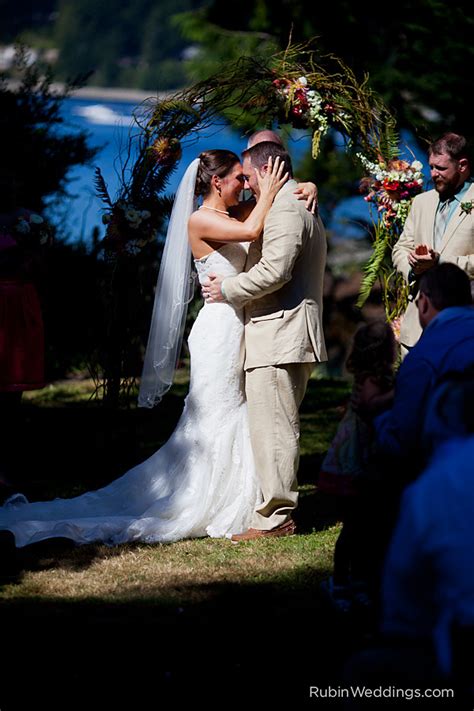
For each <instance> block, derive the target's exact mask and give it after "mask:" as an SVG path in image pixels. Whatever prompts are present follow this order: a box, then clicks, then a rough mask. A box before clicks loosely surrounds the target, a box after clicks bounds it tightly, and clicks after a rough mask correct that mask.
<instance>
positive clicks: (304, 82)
mask: <svg viewBox="0 0 474 711" xmlns="http://www.w3.org/2000/svg"><path fill="white" fill-rule="evenodd" d="M298 82H299V83H300V84H302V85H303V86H308V80H307V79H306V77H300V78H299V79H298Z"/></svg>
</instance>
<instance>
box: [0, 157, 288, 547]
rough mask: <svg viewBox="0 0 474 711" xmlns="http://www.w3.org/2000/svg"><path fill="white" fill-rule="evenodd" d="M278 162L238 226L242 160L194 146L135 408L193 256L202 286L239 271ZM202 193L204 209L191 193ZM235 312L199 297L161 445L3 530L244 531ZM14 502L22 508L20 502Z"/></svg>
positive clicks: (31, 533) (164, 343) (165, 370)
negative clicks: (175, 413)
mask: <svg viewBox="0 0 474 711" xmlns="http://www.w3.org/2000/svg"><path fill="white" fill-rule="evenodd" d="M283 170H284V164H283V163H282V164H280V163H279V161H278V159H277V160H276V161H275V164H274V165H273V167H272V166H271V163H270V162H269V170H268V172H267V173H266V174H265V176H264V177H263V178H260V180H259V182H260V198H259V200H258V202H257V204H256V206H255V207H254V209H253V210H252V212H251V213H250V215H249V216H248V217H247V218H246V219H245V221H243V222H239V221H238V220H237V219H234V218H233V217H231V215H230V214H229V210H230V209H231V208H232V207H234V206H236V205H238V201H239V195H240V193H241V191H242V188H243V184H244V181H245V177H244V175H243V173H242V165H241V164H240V160H239V158H238V156H237V155H235V154H234V153H231V152H230V151H225V150H211V151H205V152H204V153H201V154H200V156H199V158H197V159H196V160H194V161H193V162H192V163H191V164H190V166H189V167H188V169H187V171H186V173H185V175H184V177H183V179H182V181H181V183H180V186H179V188H178V191H177V194H176V198H175V202H174V205H173V210H172V213H171V218H170V222H169V227H168V234H167V238H166V245H165V249H164V252H163V258H162V262H161V267H160V273H159V277H158V283H157V288H156V294H155V303H154V309H153V315H152V323H151V328H150V335H149V339H148V345H147V350H146V354H145V363H144V369H143V375H142V380H141V386H140V392H139V404H140V405H141V406H144V407H152V406H153V405H155V404H156V403H157V402H159V400H160V399H161V398H162V396H163V394H164V393H165V392H166V391H167V390H168V389H169V387H170V386H171V383H172V379H173V372H174V368H175V364H176V360H177V357H178V356H179V350H180V347H181V340H182V332H183V327H184V321H185V318H186V311H187V304H188V303H189V301H190V299H191V298H192V278H191V252H192V255H193V257H194V265H195V269H196V271H197V274H198V278H199V281H200V282H201V283H202V282H203V281H205V280H206V278H207V275H208V273H209V272H212V271H218V272H219V274H222V275H225V276H231V275H235V274H237V273H239V272H241V271H242V270H243V268H244V265H245V260H246V254H247V253H246V249H245V247H244V246H243V245H242V244H241V243H242V242H244V243H245V242H251V241H253V240H256V239H257V238H258V237H259V235H260V233H261V231H262V229H263V223H264V219H265V217H266V215H267V213H268V211H269V209H270V207H271V205H272V202H273V199H274V197H275V195H276V194H277V192H278V190H279V189H280V187H281V186H282V185H283V184H284V183H285V181H286V179H287V175H286V174H285V175H283ZM199 196H202V198H203V202H202V205H201V207H200V208H199V209H196V208H197V205H196V198H197V197H199ZM242 337H243V320H242V313H240V312H239V311H236V310H235V309H234V308H233V307H232V306H230V305H229V304H227V303H220V304H204V306H203V308H202V309H201V310H200V312H199V314H198V317H197V319H196V321H195V323H194V325H193V328H192V330H191V333H190V335H189V341H188V343H189V350H190V355H191V378H190V387H189V393H188V396H187V397H186V400H185V405H184V410H183V413H182V415H181V418H180V420H179V422H178V424H177V426H176V429H175V430H174V432H173V434H172V435H171V437H170V439H169V440H168V442H167V443H166V444H165V445H164V446H163V447H161V449H159V450H158V451H157V452H156V453H155V454H153V455H152V456H151V457H150V458H149V459H147V460H146V461H145V462H143V463H142V464H139V465H138V466H136V467H134V468H133V469H131V470H130V471H128V472H127V473H126V474H124V475H123V476H122V477H121V478H119V479H117V480H116V481H114V482H112V483H111V484H109V485H108V486H105V487H104V488H102V489H99V490H97V491H91V492H88V493H86V494H83V495H81V496H78V497H75V498H72V499H54V500H53V501H43V502H38V503H26V500H25V502H23V503H21V499H22V498H23V497H16V498H15V497H12V500H11V502H10V503H8V502H7V503H6V504H5V506H3V507H1V508H0V529H3V530H8V531H10V532H11V533H13V535H14V536H15V543H16V546H18V547H22V546H25V545H28V544H30V543H35V542H38V541H41V540H44V539H47V538H53V537H64V538H69V539H72V540H73V541H75V542H77V543H91V542H94V541H102V542H104V543H107V544H111V545H112V544H119V543H125V542H129V541H145V542H157V541H162V542H169V541H176V540H178V539H182V538H191V537H200V536H206V535H207V536H211V537H224V536H230V535H232V533H235V532H238V531H243V530H246V529H247V528H248V526H249V523H250V518H251V516H252V513H253V511H254V508H255V506H256V505H257V503H258V496H259V492H258V488H257V482H256V476H255V471H254V463H253V455H252V450H251V445H250V435H249V430H248V422H247V411H246V404H245V396H244V390H243V382H242V381H243V372H242V364H241V344H242ZM19 499H20V503H19V502H18V501H19Z"/></svg>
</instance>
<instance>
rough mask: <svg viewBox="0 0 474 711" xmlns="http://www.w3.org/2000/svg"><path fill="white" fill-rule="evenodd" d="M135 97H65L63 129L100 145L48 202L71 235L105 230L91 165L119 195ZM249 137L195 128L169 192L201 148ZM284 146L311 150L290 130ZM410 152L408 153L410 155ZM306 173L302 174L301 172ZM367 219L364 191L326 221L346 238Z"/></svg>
mask: <svg viewBox="0 0 474 711" xmlns="http://www.w3.org/2000/svg"><path fill="white" fill-rule="evenodd" d="M134 109H136V103H131V102H117V101H113V102H108V101H97V100H91V99H79V98H69V99H66V100H65V101H64V103H63V112H62V113H63V117H64V121H65V124H64V129H65V130H67V131H71V132H72V131H79V130H82V131H85V132H86V133H87V134H88V136H89V141H88V142H89V145H90V146H92V147H98V148H99V149H100V150H99V152H98V154H97V156H96V157H95V159H94V161H93V164H92V165H88V166H77V167H76V168H74V169H73V170H71V172H70V174H69V175H70V178H71V182H70V184H69V188H68V190H69V192H70V194H71V197H70V198H69V199H66V200H61V202H60V204H59V205H55V206H53V207H51V208H50V209H49V211H48V216H49V218H50V219H51V221H52V222H53V223H54V224H56V225H57V226H58V227H59V228H60V232H61V233H62V234H63V235H64V236H67V237H69V238H70V239H71V240H72V241H78V240H81V239H82V240H84V241H85V242H86V243H89V242H90V241H91V235H92V231H93V229H94V227H97V228H98V229H99V234H100V235H103V234H104V226H103V224H102V213H103V210H104V205H103V203H102V202H101V200H100V199H99V198H98V197H97V196H96V194H95V190H94V168H95V166H96V165H97V166H99V167H100V169H101V171H102V174H103V176H104V179H105V182H106V183H107V186H108V190H109V194H110V195H111V197H112V198H115V197H116V196H117V192H118V190H119V186H120V180H119V175H120V171H121V161H123V159H124V158H125V157H126V154H127V145H128V143H129V140H130V137H131V138H132V141H133V137H134V136H136V135H137V132H138V129H137V126H136V124H135V123H134V121H133V111H134ZM402 138H403V139H404V141H405V142H408V143H409V144H410V148H411V149H412V150H413V152H414V154H415V157H416V158H417V159H418V160H421V162H422V163H423V162H424V163H426V159H425V156H424V155H422V154H421V155H420V154H419V151H417V150H416V147H415V146H414V145H412V144H413V141H411V139H410V137H409V136H408V135H403V136H402ZM246 144H247V139H246V138H245V137H244V136H242V135H241V134H239V133H238V132H237V131H235V130H233V129H230V128H229V127H228V126H226V125H221V126H213V127H212V128H211V129H206V131H202V132H200V133H198V134H197V136H196V139H195V140H193V141H192V142H187V143H185V144H184V145H183V156H182V159H181V161H180V162H179V164H178V166H177V168H176V170H175V172H174V173H173V174H172V176H171V179H170V182H169V185H168V190H167V192H169V193H174V192H175V190H176V188H177V186H178V184H179V181H180V180H181V177H182V176H183V173H184V171H185V170H186V167H187V166H188V165H189V163H190V162H191V161H192V160H193V159H194V158H195V157H196V156H197V155H198V154H199V153H200V152H201V151H203V150H208V149H211V148H227V149H229V150H231V151H234V152H235V153H237V154H240V153H241V152H242V150H244V149H245V148H246ZM288 148H289V151H290V153H291V155H292V158H293V162H294V164H295V165H297V164H298V161H299V160H300V159H301V158H302V157H303V155H304V154H305V153H306V152H307V151H309V150H310V137H309V135H306V134H305V133H304V132H300V131H298V132H294V134H293V135H292V136H291V138H290V140H289V141H288ZM408 158H410V159H412V158H411V156H408ZM299 177H300V178H302V179H304V176H299ZM368 219H370V213H369V208H368V205H367V203H366V202H365V201H364V200H363V198H362V197H353V198H349V199H347V200H343V201H342V202H341V203H340V204H339V205H338V206H337V207H336V209H335V210H334V212H333V214H332V216H331V219H330V221H329V223H328V225H327V227H328V228H329V230H330V231H331V232H332V233H333V235H336V236H342V237H345V238H360V237H362V236H364V235H365V233H364V231H363V229H361V227H360V225H359V222H360V221H361V220H365V221H367V220H368Z"/></svg>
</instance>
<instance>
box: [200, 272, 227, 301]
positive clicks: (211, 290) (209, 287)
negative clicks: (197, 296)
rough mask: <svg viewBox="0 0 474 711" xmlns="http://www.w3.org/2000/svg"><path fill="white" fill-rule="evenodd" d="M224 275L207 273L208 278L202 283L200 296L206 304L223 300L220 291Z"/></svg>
mask: <svg viewBox="0 0 474 711" xmlns="http://www.w3.org/2000/svg"><path fill="white" fill-rule="evenodd" d="M223 279H224V277H221V276H219V274H209V279H208V280H207V281H206V282H204V284H203V285H202V296H203V299H204V301H205V302H206V304H217V303H218V302H219V301H225V298H224V295H223V293H222V282H223Z"/></svg>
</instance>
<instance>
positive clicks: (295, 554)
mask: <svg viewBox="0 0 474 711" xmlns="http://www.w3.org/2000/svg"><path fill="white" fill-rule="evenodd" d="M91 388H92V386H91V383H90V382H89V381H72V382H69V381H67V382H63V383H58V384H54V385H52V386H50V387H48V388H46V389H45V390H43V391H38V392H34V393H30V394H29V395H28V396H27V398H26V399H25V403H24V425H23V427H24V429H23V431H22V439H23V441H24V442H28V446H27V447H26V446H25V447H23V448H22V450H21V452H20V453H19V466H20V467H21V476H20V481H19V484H21V488H22V489H23V490H25V493H26V494H27V495H28V497H29V498H31V499H41V498H51V497H54V496H71V495H75V494H78V493H81V492H82V491H85V490H88V489H91V488H97V487H99V486H102V485H103V484H105V483H107V482H108V481H110V480H111V479H113V478H115V477H116V476H118V475H120V474H121V473H123V472H124V471H126V470H127V469H128V468H130V467H131V466H133V465H134V464H136V463H137V462H139V461H141V460H142V459H144V458H145V457H147V456H149V454H151V453H152V452H153V451H154V450H155V449H156V448H157V447H158V446H159V445H160V444H161V443H162V442H164V441H165V440H166V439H167V437H168V436H169V434H170V432H171V431H172V430H173V428H174V426H175V423H176V421H177V419H178V417H179V414H180V411H181V408H182V395H183V393H184V392H185V390H186V377H185V375H183V376H182V378H181V382H180V383H178V385H177V386H175V387H174V388H173V390H172V391H171V393H170V394H169V395H168V396H167V397H166V398H165V400H164V402H163V403H162V404H161V405H160V406H159V407H158V408H156V409H155V410H153V411H148V410H146V411H144V410H141V409H137V408H135V407H130V408H124V409H122V410H120V411H118V412H110V411H107V410H105V409H104V408H102V407H101V406H100V404H99V403H97V402H96V401H94V400H90V393H91ZM348 392H349V386H348V384H347V383H346V382H345V381H342V380H311V381H310V385H309V388H308V393H307V396H306V398H305V401H304V403H303V407H302V417H301V421H302V437H301V451H302V457H301V466H300V474H299V480H300V488H301V497H300V506H299V509H298V511H297V516H296V520H297V523H298V527H299V535H297V536H295V537H291V538H283V539H273V540H268V539H267V540H264V541H255V542H252V543H248V544H243V545H242V544H240V545H238V546H234V545H232V544H231V543H230V542H229V541H227V540H211V539H202V540H188V541H180V542H178V543H175V544H170V545H143V544H134V545H124V546H119V547H116V548H108V547H106V546H102V545H96V546H84V547H79V548H76V547H74V546H72V545H70V544H67V543H65V542H61V541H51V542H45V543H43V544H38V545H36V546H31V547H29V549H24V550H23V551H21V553H20V564H21V571H20V572H19V574H18V576H17V577H16V578H15V579H12V580H4V581H3V583H1V584H0V624H3V625H4V627H5V628H8V627H9V626H11V629H12V630H14V632H13V637H12V639H13V640H14V642H12V644H13V649H16V650H17V653H18V654H19V655H20V658H23V657H24V655H25V651H24V650H25V646H26V648H27V649H28V650H29V651H28V652H27V653H26V654H27V658H28V663H27V669H28V674H29V675H32V677H31V678H34V679H35V680H36V682H35V683H37V684H38V685H41V684H43V682H44V676H45V674H46V673H47V669H49V668H50V666H51V664H52V665H53V666H54V667H55V669H57V670H58V672H57V675H56V676H57V679H59V681H58V685H57V688H56V691H55V692H54V693H53V692H52V691H51V689H49V691H48V690H47V687H44V686H42V687H41V689H42V690H40V694H39V697H38V698H42V699H43V701H44V702H47V703H48V704H49V705H50V706H51V707H53V700H54V698H56V696H57V697H58V698H63V694H64V693H65V688H66V687H67V688H69V685H70V683H73V685H76V686H77V687H78V688H79V687H80V684H79V681H78V680H77V679H76V681H74V679H75V678H76V677H75V676H74V674H72V676H71V670H70V663H71V664H73V663H74V664H76V665H77V664H78V665H80V664H81V659H82V656H81V655H82V652H79V650H82V649H83V648H84V647H87V648H88V650H89V652H88V653H89V655H90V658H91V659H93V660H95V663H94V664H92V663H91V661H90V660H89V662H87V665H86V666H87V670H88V671H87V675H86V676H87V679H86V681H87V684H86V687H87V688H89V685H92V682H93V680H94V683H95V684H99V686H100V687H101V688H102V690H103V692H104V698H109V697H108V696H107V694H110V693H111V687H110V685H107V683H106V679H107V675H108V674H114V675H115V674H116V668H115V663H114V659H115V656H116V655H117V656H118V658H119V659H121V660H122V661H123V665H124V666H123V674H124V676H123V677H121V678H120V680H121V682H123V683H125V684H126V686H127V689H130V688H131V687H133V680H134V679H136V678H137V677H139V678H141V679H142V683H143V682H144V680H145V682H146V685H147V686H148V685H149V683H150V682H152V687H153V688H156V690H157V692H156V693H157V696H156V698H155V697H153V694H152V697H153V698H155V701H156V703H155V705H154V706H153V708H157V709H158V708H162V706H161V704H160V703H158V701H159V698H160V699H162V700H164V699H168V701H170V702H173V701H174V700H176V699H177V698H178V697H180V696H182V695H183V694H185V695H186V696H187V695H188V693H190V692H191V689H193V688H196V689H199V697H200V700H201V701H202V700H206V699H207V700H208V702H209V703H211V701H215V700H216V698H215V697H216V696H218V697H219V698H221V695H222V693H229V689H230V688H232V689H234V692H233V693H234V694H237V695H241V694H244V691H245V690H246V689H247V688H250V686H251V685H252V684H253V683H254V682H255V680H256V678H260V677H259V674H260V671H261V670H263V668H265V667H266V666H267V665H268V667H269V669H270V670H271V672H272V673H274V674H276V677H275V681H274V683H276V684H277V686H276V687H275V686H274V683H273V685H270V687H269V688H268V689H267V691H266V694H267V695H265V693H264V692H263V687H262V688H260V691H261V692H262V693H263V696H264V697H265V699H267V698H268V699H270V698H274V699H277V698H278V699H280V698H283V696H285V697H287V698H288V699H289V700H290V701H291V700H293V701H294V707H295V708H299V707H304V706H305V704H306V703H307V702H308V699H307V688H308V685H309V684H310V683H311V684H313V683H317V682H318V680H319V681H320V682H321V683H322V682H323V681H325V682H327V681H328V679H329V680H330V679H331V678H332V676H333V675H334V674H336V670H337V669H338V668H339V666H340V663H341V661H342V660H343V659H344V658H345V656H346V655H347V653H348V651H349V650H350V649H351V645H352V644H353V640H354V629H353V628H351V626H350V625H349V626H347V625H343V624H342V623H341V620H340V619H338V618H337V617H334V615H333V613H332V612H331V610H330V609H328V607H327V606H326V604H325V603H324V601H323V600H322V598H321V595H320V592H319V582H320V581H321V579H323V578H324V577H326V576H327V575H328V574H329V573H330V571H331V565H332V551H333V546H334V541H335V538H336V536H337V532H338V525H337V511H334V510H333V506H332V505H331V502H330V500H329V499H327V498H325V497H324V496H323V495H321V494H319V493H318V491H317V489H316V486H315V482H316V477H317V473H318V470H319V467H320V464H321V459H322V457H323V456H324V453H325V451H326V450H327V447H328V444H329V442H330V440H331V438H332V436H333V434H334V432H335V429H336V427H337V423H338V421H339V420H340V418H341V414H342V406H343V403H344V402H345V400H346V399H347V395H348ZM355 637H357V632H356V634H355ZM145 642H150V643H151V644H152V649H153V656H152V657H150V656H148V655H147V654H144V652H143V649H142V648H143V645H144V644H145ZM308 643H309V644H310V645H311V647H310V648H311V649H312V652H311V654H309V655H308V653H307V652H303V650H304V649H305V645H307V644H308ZM154 644H156V646H155V647H153V645H154ZM281 644H283V647H284V648H285V649H288V652H285V654H284V655H283V657H282V658H281V659H279V661H278V663H277V664H276V667H275V665H274V664H273V663H272V657H271V654H270V653H269V650H272V649H275V650H278V649H280V648H281ZM16 645H17V646H16ZM43 648H44V649H46V652H45V653H44V655H43V654H41V653H39V654H33V652H34V649H38V650H41V649H43ZM193 649H195V652H192V651H191V650H193ZM131 650H133V652H132V651H131ZM138 650H139V651H138ZM180 650H181V651H180ZM261 650H265V652H264V654H263V656H261V654H260V651H261ZM289 650H291V652H290V651H289ZM32 654H33V657H32V656H31V655H32ZM123 654H125V661H124V657H123ZM137 654H138V656H136V655H137ZM209 655H210V656H209ZM268 655H269V656H268ZM15 659H16V657H15V655H13V657H11V658H10V657H9V658H8V660H7V663H6V668H7V669H8V670H9V675H7V676H8V678H11V680H12V683H13V680H17V679H18V677H19V675H20V671H19V670H20V669H21V665H20V666H18V664H17V663H15V662H14V660H15ZM225 660H227V661H225ZM17 661H18V660H17ZM152 662H153V663H152ZM283 662H284V664H285V665H286V667H287V669H288V676H287V681H286V682H285V683H286V686H285V688H283V689H280V687H279V686H278V684H280V683H281V682H282V680H281V679H280V680H279V679H278V668H279V665H280V664H282V663H283ZM35 665H36V666H35ZM36 667H37V668H36ZM212 669H214V670H217V669H219V675H218V676H215V675H213V674H212V673H211V672H212ZM74 673H75V674H76V676H77V670H76V672H74ZM147 675H151V677H150V678H148V677H147ZM209 675H210V676H211V677H212V681H211V680H210V678H209ZM119 676H120V674H119ZM78 678H82V672H79V677H78ZM152 678H153V681H152ZM82 681H83V682H84V679H82ZM188 682H189V683H188ZM116 683H117V679H116V681H115V684H114V686H113V689H114V697H115V693H116V692H117V686H116ZM189 684H191V686H189ZM193 685H194V686H193ZM7 687H8V683H7ZM86 687H84V688H86ZM140 688H142V687H140ZM218 690H220V691H219V693H217V691H218ZM142 691H143V692H144V689H143V688H142ZM148 691H150V689H148ZM56 692H57V693H56ZM77 693H78V694H79V695H78V698H79V697H80V698H81V699H82V696H81V693H82V692H81V693H79V691H78V692H77ZM84 693H85V692H84ZM117 693H118V692H117ZM137 693H138V692H137ZM249 693H250V692H249ZM191 696H193V694H191ZM117 698H118V699H122V696H121V694H120V693H118V696H117ZM147 698H149V697H147ZM5 699H6V697H5ZM2 701H3V699H2V692H1V688H0V709H2V711H3V709H4V708H10V706H8V704H7V703H5V702H4V703H2ZM89 707H91V706H89ZM99 707H101V706H97V708H99ZM114 707H115V708H122V707H121V706H120V705H118V706H117V702H116V703H115V706H114ZM223 707H226V705H225V704H224V706H223ZM11 708H15V707H14V706H12V707H11ZM19 708H20V707H19ZM64 708H68V707H67V706H64ZM91 708H95V707H94V706H92V707H91ZM123 708H132V707H130V706H125V705H124V706H123ZM137 708H138V707H137ZM250 708H252V706H250ZM319 708H321V706H319ZM334 708H337V706H334Z"/></svg>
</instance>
